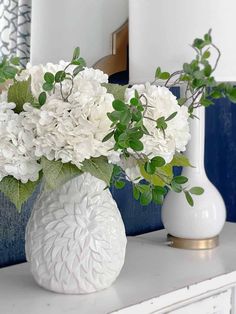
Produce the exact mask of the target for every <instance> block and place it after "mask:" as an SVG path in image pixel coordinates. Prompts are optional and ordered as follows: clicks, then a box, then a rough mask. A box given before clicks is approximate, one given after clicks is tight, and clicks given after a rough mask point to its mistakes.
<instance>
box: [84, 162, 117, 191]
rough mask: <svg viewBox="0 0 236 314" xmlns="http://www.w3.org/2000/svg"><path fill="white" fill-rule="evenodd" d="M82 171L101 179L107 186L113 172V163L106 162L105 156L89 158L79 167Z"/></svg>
mask: <svg viewBox="0 0 236 314" xmlns="http://www.w3.org/2000/svg"><path fill="white" fill-rule="evenodd" d="M81 170H82V171H83V172H89V173H90V174H91V175H93V176H94V177H96V178H98V179H100V180H103V181H104V182H105V183H106V184H107V186H110V182H111V177H112V173H113V165H112V164H110V163H108V160H107V158H106V157H104V156H101V157H97V158H90V159H87V160H85V161H84V162H83V166H82V167H81Z"/></svg>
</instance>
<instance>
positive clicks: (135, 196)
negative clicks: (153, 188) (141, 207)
mask: <svg viewBox="0 0 236 314" xmlns="http://www.w3.org/2000/svg"><path fill="white" fill-rule="evenodd" d="M139 196H140V192H139V190H138V188H137V187H136V186H135V185H133V197H134V199H135V200H136V201H138V200H139Z"/></svg>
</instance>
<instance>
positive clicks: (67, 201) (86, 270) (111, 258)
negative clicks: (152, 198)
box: [26, 173, 126, 294]
mask: <svg viewBox="0 0 236 314" xmlns="http://www.w3.org/2000/svg"><path fill="white" fill-rule="evenodd" d="M125 250H126V235H125V228H124V224H123V222H122V218H121V215H120V212H119V210H118V208H117V205H116V203H115V201H114V200H113V198H112V196H111V193H110V191H109V190H108V189H106V190H105V183H104V182H103V181H101V180H99V179H97V178H95V177H93V176H91V175H90V174H88V173H86V174H82V175H80V176H78V177H75V178H73V179H72V180H71V181H69V182H67V183H65V184H64V185H63V186H62V187H61V188H60V189H58V190H54V191H50V192H46V191H42V193H41V194H40V195H39V197H38V199H37V200H36V203H35V205H34V208H33V211H32V214H31V217H30V220H29V222H28V225H27V230H26V255H27V260H28V261H29V262H30V268H31V272H32V274H33V276H34V278H35V280H36V282H37V283H38V284H39V285H40V286H42V287H44V288H46V289H49V290H52V291H55V292H59V293H66V294H85V293H91V292H95V291H99V290H102V289H105V288H107V287H109V286H110V285H111V284H112V283H113V282H114V281H115V279H116V278H117V276H118V275H119V273H120V271H121V269H122V266H123V264H124V258H125Z"/></svg>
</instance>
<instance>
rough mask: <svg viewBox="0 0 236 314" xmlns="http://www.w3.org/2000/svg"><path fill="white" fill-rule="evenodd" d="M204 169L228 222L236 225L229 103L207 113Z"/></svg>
mask: <svg viewBox="0 0 236 314" xmlns="http://www.w3.org/2000/svg"><path fill="white" fill-rule="evenodd" d="M205 166H206V171H207V174H208V176H209V179H210V180H211V181H212V182H213V183H214V184H215V186H216V187H217V188H218V189H219V191H220V192H221V194H222V196H223V198H224V200H225V204H226V207H227V220H229V221H234V222H236V105H235V104H231V103H230V102H229V101H228V100H221V99H220V100H217V101H216V105H215V106H211V107H209V108H207V110H206V147H205Z"/></svg>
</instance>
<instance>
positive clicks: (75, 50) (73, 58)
mask: <svg viewBox="0 0 236 314" xmlns="http://www.w3.org/2000/svg"><path fill="white" fill-rule="evenodd" d="M79 55H80V48H79V47H76V48H75V49H74V52H73V57H72V61H73V60H76V59H78V58H79Z"/></svg>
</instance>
